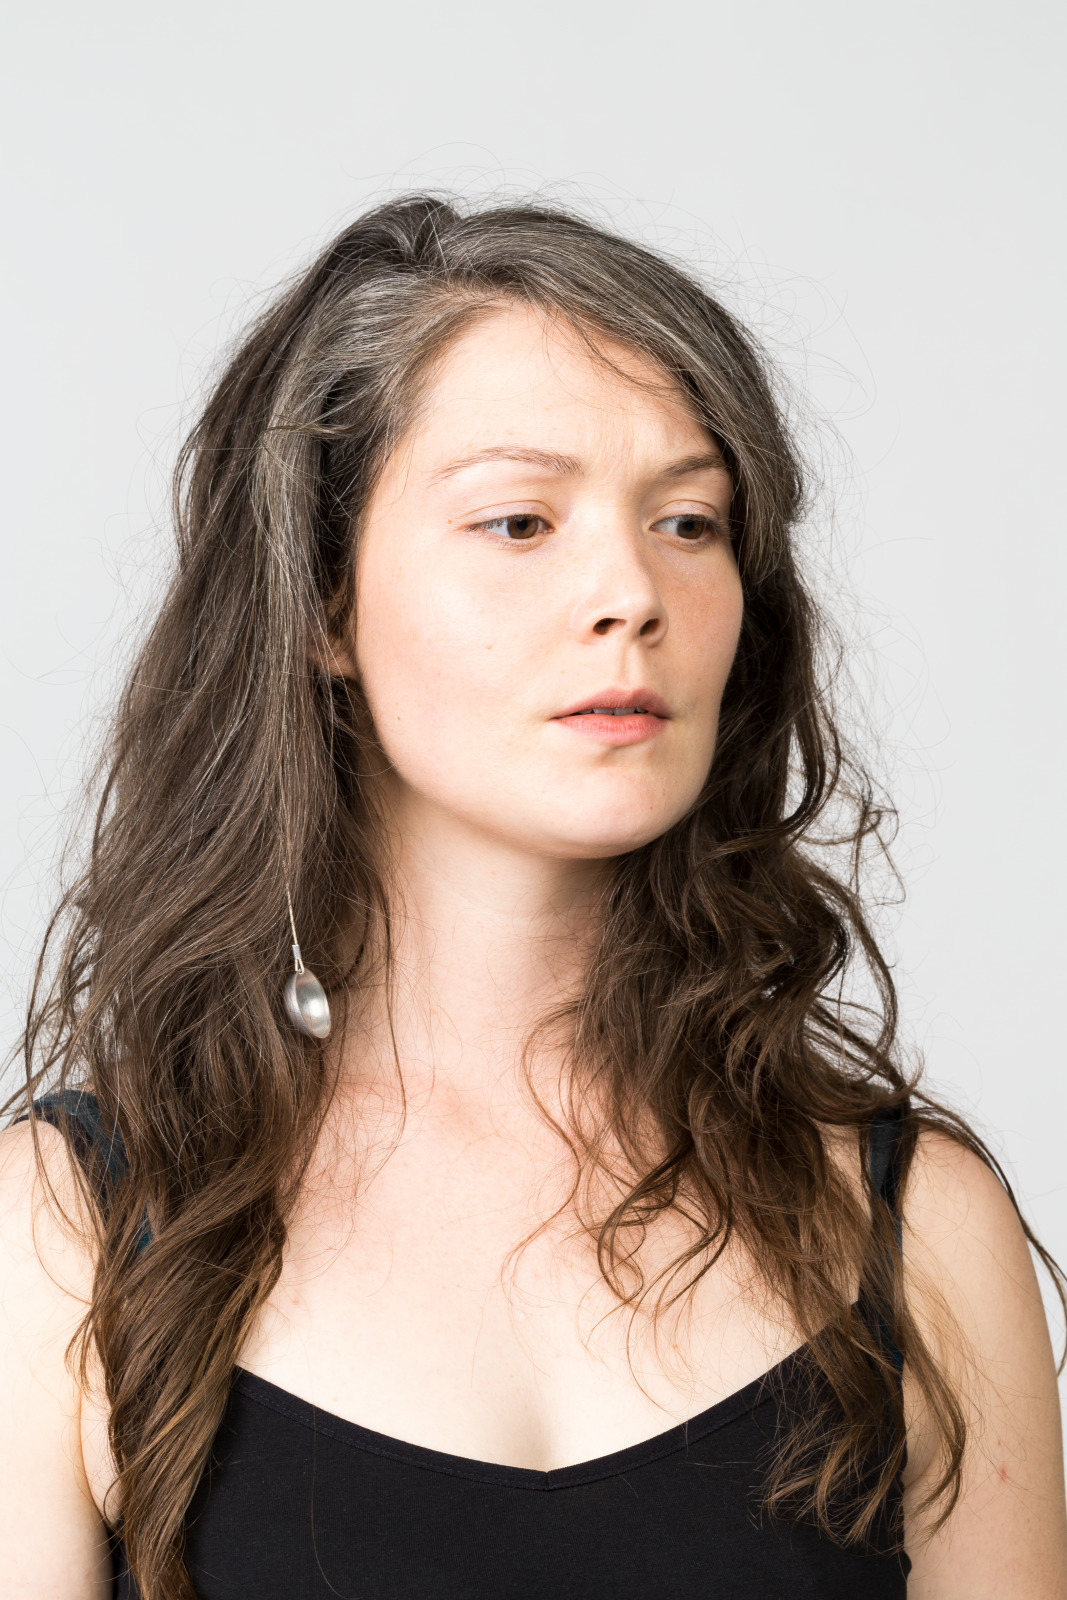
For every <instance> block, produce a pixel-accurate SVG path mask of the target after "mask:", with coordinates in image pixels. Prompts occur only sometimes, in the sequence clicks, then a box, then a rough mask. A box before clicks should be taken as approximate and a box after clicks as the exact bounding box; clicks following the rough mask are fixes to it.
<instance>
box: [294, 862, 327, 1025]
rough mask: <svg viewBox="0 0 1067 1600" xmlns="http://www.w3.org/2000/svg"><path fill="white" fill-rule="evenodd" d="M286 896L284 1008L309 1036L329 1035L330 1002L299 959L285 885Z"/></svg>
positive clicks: (311, 973) (314, 977) (297, 943)
mask: <svg viewBox="0 0 1067 1600" xmlns="http://www.w3.org/2000/svg"><path fill="white" fill-rule="evenodd" d="M285 898H286V900H287V901H288V902H289V926H290V927H291V928H292V930H293V971H292V972H290V974H289V976H288V978H286V980H285V1011H286V1015H287V1016H288V1018H289V1021H290V1022H291V1023H292V1025H293V1027H294V1028H296V1029H297V1031H298V1032H300V1033H306V1034H307V1035H308V1036H309V1037H310V1038H312V1039H328V1038H329V1036H330V1002H329V1001H328V1000H327V998H326V991H325V989H324V988H323V987H322V984H321V983H320V982H319V980H318V978H316V976H315V974H314V973H313V972H309V971H308V970H307V968H306V967H305V965H304V963H303V961H302V960H301V959H300V945H299V942H298V940H297V937H296V918H295V917H294V916H293V902H292V898H291V896H290V894H289V890H288V887H287V888H286V891H285Z"/></svg>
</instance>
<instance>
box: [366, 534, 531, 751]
mask: <svg viewBox="0 0 1067 1600" xmlns="http://www.w3.org/2000/svg"><path fill="white" fill-rule="evenodd" d="M358 592H359V600H358V603H357V607H356V662H357V665H358V669H359V672H360V677H361V680H362V683H363V687H364V691H365V693H366V695H367V699H368V702H369V704H370V708H371V713H372V715H373V717H374V722H375V726H376V727H377V729H378V734H379V737H380V738H381V741H382V744H383V746H384V748H385V752H386V754H387V755H388V756H389V758H390V760H391V762H392V763H393V765H394V766H395V767H396V768H397V770H398V771H399V772H400V774H401V776H403V777H410V778H411V779H412V780H413V781H421V780H424V779H426V778H428V777H430V776H432V775H436V776H437V778H441V777H442V776H444V769H446V768H447V767H449V766H460V767H461V766H462V763H463V762H464V760H465V759H466V758H467V757H469V756H470V755H471V754H472V752H473V749H474V748H475V747H476V746H477V745H478V744H479V743H480V742H484V738H485V730H486V725H487V722H491V721H492V716H493V709H494V705H495V704H496V702H497V701H498V700H499V698H500V692H501V691H500V686H499V679H500V677H501V673H502V669H503V667H504V664H503V661H502V659H501V652H500V648H499V636H500V630H499V628H497V627H495V626H494V619H493V616H492V614H491V610H490V609H488V608H487V607H486V606H485V605H484V604H482V603H480V601H479V598H478V597H477V596H476V595H475V594H473V593H472V592H471V590H470V587H469V585H465V584H462V583H450V582H449V581H448V577H447V574H444V573H442V572H441V571H440V570H439V568H438V569H435V568H432V567H431V565H430V563H429V562H425V561H424V562H420V561H418V560H417V559H412V560H410V561H406V562H403V563H400V562H393V563H390V564H385V563H381V562H376V561H368V562H367V563H366V565H365V566H364V568H363V569H362V571H361V573H360V580H359V591H358Z"/></svg>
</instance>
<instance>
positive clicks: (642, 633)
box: [637, 617, 659, 639]
mask: <svg viewBox="0 0 1067 1600" xmlns="http://www.w3.org/2000/svg"><path fill="white" fill-rule="evenodd" d="M658 627H659V618H658V617H649V619H648V621H647V622H644V623H642V624H641V627H640V628H639V629H638V630H637V637H638V638H639V639H644V638H645V637H646V635H647V634H650V633H655V631H656V629H657V628H658Z"/></svg>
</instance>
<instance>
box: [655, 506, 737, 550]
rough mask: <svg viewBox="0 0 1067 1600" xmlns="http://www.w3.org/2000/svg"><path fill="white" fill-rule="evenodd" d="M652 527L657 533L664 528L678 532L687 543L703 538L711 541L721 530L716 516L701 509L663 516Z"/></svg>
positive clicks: (671, 531) (696, 541)
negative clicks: (708, 514) (700, 510)
mask: <svg viewBox="0 0 1067 1600" xmlns="http://www.w3.org/2000/svg"><path fill="white" fill-rule="evenodd" d="M652 527H653V532H655V533H659V532H660V531H661V530H663V531H666V532H667V533H673V534H676V535H677V537H678V538H679V539H684V540H685V542H686V544H699V543H700V541H701V540H705V541H708V542H710V540H712V539H714V538H715V536H716V535H717V534H718V533H720V532H721V529H720V527H719V524H718V523H717V522H716V520H715V518H714V517H709V516H706V515H705V514H703V513H702V512H699V511H679V512H678V513H677V514H676V515H675V516H673V517H661V518H660V520H659V522H655V523H653V525H652Z"/></svg>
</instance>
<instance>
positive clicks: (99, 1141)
mask: <svg viewBox="0 0 1067 1600" xmlns="http://www.w3.org/2000/svg"><path fill="white" fill-rule="evenodd" d="M31 1115H32V1116H34V1117H36V1118H37V1120H38V1121H39V1122H47V1123H49V1124H50V1125H51V1126H52V1127H53V1128H56V1129H58V1131H59V1132H60V1133H61V1134H62V1135H63V1137H64V1138H65V1139H67V1140H68V1141H69V1143H70V1146H71V1149H72V1150H73V1151H74V1154H75V1156H76V1158H77V1161H78V1164H79V1166H80V1167H81V1169H82V1171H83V1172H84V1173H85V1176H86V1178H87V1179H88V1180H89V1182H90V1183H92V1184H94V1185H95V1188H96V1194H97V1199H98V1202H99V1205H100V1209H101V1211H103V1212H105V1213H106V1211H107V1208H108V1205H109V1204H110V1201H111V1196H112V1195H113V1193H114V1191H115V1190H116V1189H117V1188H118V1186H119V1184H120V1183H121V1182H122V1180H123V1179H124V1178H125V1176H126V1173H127V1172H128V1170H129V1161H128V1159H127V1156H126V1146H125V1144H124V1143H123V1140H122V1134H121V1132H120V1131H119V1128H118V1125H117V1123H109V1122H108V1120H107V1118H106V1117H105V1115H104V1112H103V1108H102V1107H101V1105H100V1102H99V1100H98V1099H97V1098H96V1096H95V1094H90V1093H89V1091H88V1090H87V1089H62V1090H58V1091H56V1092H55V1093H53V1094H44V1095H41V1096H40V1098H39V1099H37V1100H35V1101H34V1102H33V1105H32V1107H31V1109H30V1110H29V1111H24V1112H23V1113H22V1115H21V1116H20V1117H16V1118H15V1121H16V1122H28V1121H29V1120H30V1117H31ZM146 1243H147V1239H143V1240H142V1243H141V1246H140V1248H143V1247H144V1244H146Z"/></svg>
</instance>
